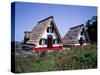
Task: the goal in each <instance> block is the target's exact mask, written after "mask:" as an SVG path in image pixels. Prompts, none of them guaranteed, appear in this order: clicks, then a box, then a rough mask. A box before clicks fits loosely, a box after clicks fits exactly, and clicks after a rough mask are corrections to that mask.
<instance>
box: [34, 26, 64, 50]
mask: <svg viewBox="0 0 100 75" xmlns="http://www.w3.org/2000/svg"><path fill="white" fill-rule="evenodd" d="M49 26H50V25H48V27H49ZM47 35H52V36H53V39H55V38H57V37H56V33H55V32H53V33H47V29H46V30H45V32H44V34H43V35H42V38H45V39H47ZM53 46H62V44H58V45H54V44H53ZM37 47H47V45H39V43H38V45H37V46H36V48H37Z"/></svg>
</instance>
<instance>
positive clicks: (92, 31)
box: [86, 16, 97, 43]
mask: <svg viewBox="0 0 100 75" xmlns="http://www.w3.org/2000/svg"><path fill="white" fill-rule="evenodd" d="M86 27H87V32H88V35H89V38H90V40H91V43H94V42H95V43H97V16H93V17H92V18H91V19H90V20H88V21H87V22H86Z"/></svg>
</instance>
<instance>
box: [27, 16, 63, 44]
mask: <svg viewBox="0 0 100 75" xmlns="http://www.w3.org/2000/svg"><path fill="white" fill-rule="evenodd" d="M48 25H53V27H54V29H55V32H56V34H57V36H58V37H59V39H60V40H61V36H60V33H59V31H58V29H57V27H56V24H55V22H54V18H53V16H50V17H47V18H45V19H43V20H41V21H39V22H38V24H37V25H36V26H35V27H34V28H33V29H32V31H31V32H26V33H28V34H30V36H28V37H29V40H28V41H27V42H26V43H27V44H34V45H37V44H38V43H39V40H40V39H41V37H42V35H43V33H44V32H45V30H46V29H47V27H48Z"/></svg>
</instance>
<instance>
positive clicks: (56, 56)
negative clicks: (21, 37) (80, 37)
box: [15, 45, 97, 73]
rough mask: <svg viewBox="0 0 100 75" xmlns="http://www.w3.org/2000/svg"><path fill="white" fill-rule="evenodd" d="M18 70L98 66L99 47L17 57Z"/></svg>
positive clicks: (32, 70)
mask: <svg viewBox="0 0 100 75" xmlns="http://www.w3.org/2000/svg"><path fill="white" fill-rule="evenodd" d="M15 60H16V72H17V73H23V72H44V71H58V70H75V69H91V68H97V47H96V45H90V46H88V47H84V48H83V49H82V48H79V49H77V50H70V51H67V50H65V51H63V52H56V51H55V52H52V53H51V54H50V55H48V56H44V55H42V56H41V55H40V56H38V57H32V56H28V57H16V59H15Z"/></svg>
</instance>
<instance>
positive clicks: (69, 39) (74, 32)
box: [63, 24, 90, 45]
mask: <svg viewBox="0 0 100 75" xmlns="http://www.w3.org/2000/svg"><path fill="white" fill-rule="evenodd" d="M81 30H83V32H84V34H85V37H86V39H87V41H88V42H90V40H89V37H88V34H87V32H86V29H85V27H84V25H83V24H82V25H78V26H75V27H72V28H70V30H69V31H68V33H67V34H66V35H65V36H64V38H63V45H73V44H75V43H76V41H78V36H79V33H80V32H81Z"/></svg>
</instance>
